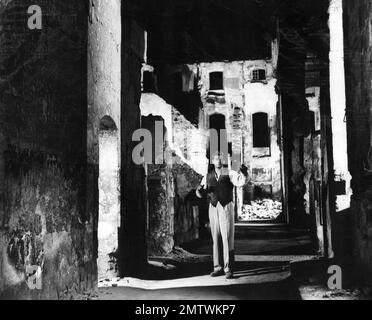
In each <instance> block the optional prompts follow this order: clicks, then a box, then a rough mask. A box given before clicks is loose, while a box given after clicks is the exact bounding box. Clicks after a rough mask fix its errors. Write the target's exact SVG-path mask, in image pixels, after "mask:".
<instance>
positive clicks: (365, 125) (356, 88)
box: [344, 0, 372, 284]
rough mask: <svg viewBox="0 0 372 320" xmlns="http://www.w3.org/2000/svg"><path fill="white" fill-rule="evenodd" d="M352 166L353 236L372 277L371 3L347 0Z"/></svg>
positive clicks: (366, 275)
mask: <svg viewBox="0 0 372 320" xmlns="http://www.w3.org/2000/svg"><path fill="white" fill-rule="evenodd" d="M344 16H345V18H344V19H345V21H344V32H345V67H346V88H347V90H346V93H347V108H348V110H347V120H348V151H349V168H350V173H351V175H352V177H353V179H352V189H353V192H354V195H353V197H352V205H351V212H352V221H353V224H352V238H353V255H354V260H355V262H356V264H357V267H358V270H361V272H360V273H359V274H358V275H357V276H358V277H359V278H360V280H361V281H363V283H364V284H366V283H369V284H371V279H372V250H371V248H372V210H371V207H372V200H371V199H372V179H371V176H372V152H371V150H372V149H371V137H372V126H371V119H372V113H371V101H372V90H371V81H372V72H371V71H372V70H371V58H372V4H371V2H370V1H368V0H359V1H356V2H352V1H344Z"/></svg>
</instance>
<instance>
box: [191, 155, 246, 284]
mask: <svg viewBox="0 0 372 320" xmlns="http://www.w3.org/2000/svg"><path fill="white" fill-rule="evenodd" d="M212 164H213V170H211V171H210V172H209V173H208V174H207V175H206V176H205V177H204V178H203V180H202V181H201V183H200V186H199V187H198V189H197V190H196V195H197V196H198V197H199V198H202V197H203V193H206V194H207V198H208V202H209V221H210V227H211V233H212V239H213V264H214V270H213V272H212V273H211V276H212V277H217V276H220V275H223V274H224V273H225V275H226V278H227V279H232V278H233V261H234V233H235V232H234V231H235V226H234V224H235V214H234V212H235V210H234V202H233V189H234V186H235V187H243V186H244V185H245V184H246V181H247V168H246V167H245V166H244V165H243V166H242V167H241V168H240V171H239V172H236V171H234V170H232V169H231V161H230V158H229V161H228V168H225V167H224V166H223V164H222V156H221V154H220V153H216V154H214V155H213V157H212ZM221 238H222V247H223V248H222V249H223V261H220V260H222V259H220V255H219V252H220V250H221V248H220V241H219V240H220V239H221Z"/></svg>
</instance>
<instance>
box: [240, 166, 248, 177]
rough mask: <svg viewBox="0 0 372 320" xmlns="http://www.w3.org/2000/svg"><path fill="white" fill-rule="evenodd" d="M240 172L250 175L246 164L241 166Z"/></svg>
mask: <svg viewBox="0 0 372 320" xmlns="http://www.w3.org/2000/svg"><path fill="white" fill-rule="evenodd" d="M240 172H241V173H242V174H244V175H245V176H248V168H247V167H246V166H245V165H244V164H242V166H241V167H240Z"/></svg>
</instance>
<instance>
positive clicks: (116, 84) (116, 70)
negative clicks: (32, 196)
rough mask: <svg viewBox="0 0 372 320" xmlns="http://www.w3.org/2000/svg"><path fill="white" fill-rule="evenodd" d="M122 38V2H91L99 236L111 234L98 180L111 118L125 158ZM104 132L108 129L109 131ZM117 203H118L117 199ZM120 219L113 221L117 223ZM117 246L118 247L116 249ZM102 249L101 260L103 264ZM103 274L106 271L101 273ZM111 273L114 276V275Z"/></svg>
mask: <svg viewBox="0 0 372 320" xmlns="http://www.w3.org/2000/svg"><path fill="white" fill-rule="evenodd" d="M121 39H122V20H121V1H120V0H110V1H103V0H90V1H89V21H88V114H87V117H88V122H87V162H88V176H87V179H88V180H87V212H88V214H89V217H90V223H92V224H93V226H94V232H96V233H97V228H99V229H101V230H100V232H99V233H98V234H102V232H104V231H105V230H106V231H107V228H106V229H105V230H103V229H102V227H101V228H100V227H99V226H98V227H97V225H99V224H98V220H101V219H99V215H102V214H105V212H104V210H102V209H101V208H100V210H98V208H99V205H98V202H99V201H98V199H99V194H98V193H99V191H98V190H99V187H98V179H100V180H101V182H102V179H101V178H102V177H99V174H101V173H102V172H103V171H102V170H100V169H99V163H100V160H99V130H100V122H101V123H103V126H104V123H105V121H104V120H102V119H106V118H108V119H111V120H112V121H113V124H112V126H114V127H115V128H116V133H117V139H118V141H115V144H116V145H117V148H118V150H117V153H118V154H117V156H118V159H120V158H121V157H120V147H119V146H120V136H121V127H120V123H121V121H120V120H121V119H120V118H121V111H120V110H121V105H120V104H121ZM111 120H110V121H111ZM101 129H102V130H105V128H101ZM101 142H102V141H101ZM101 147H102V143H101ZM118 161H119V163H118V167H119V168H120V160H118ZM101 164H102V163H101ZM113 201H117V199H115V200H113ZM119 207H120V206H118V205H117V204H116V205H115V208H119ZM98 211H99V212H98ZM111 214H112V213H110V215H111ZM113 214H115V213H113ZM117 215H118V216H119V215H120V210H119V209H117ZM118 220H119V219H114V218H113V219H110V221H113V223H115V221H118ZM116 224H117V223H116ZM117 228H118V225H115V226H110V230H112V229H115V230H116V232H113V236H114V237H115V238H116V239H115V241H116V244H118V235H117ZM98 240H99V239H98ZM97 246H99V243H97V244H96V250H97ZM117 247H118V246H117V245H116V248H115V249H117ZM101 249H102V248H101ZM101 249H100V250H99V252H100V253H99V255H100V259H99V260H100V261H102V257H101V255H102V250H101ZM113 249H114V248H113ZM109 253H111V252H107V253H106V254H105V258H104V261H106V262H105V263H106V264H107V267H109V263H110V262H109V261H110V257H109ZM100 265H101V267H100V269H102V264H101V263H100ZM107 270H108V269H107ZM100 273H105V272H102V270H101V272H100ZM107 274H109V275H110V276H112V273H110V272H109V273H107Z"/></svg>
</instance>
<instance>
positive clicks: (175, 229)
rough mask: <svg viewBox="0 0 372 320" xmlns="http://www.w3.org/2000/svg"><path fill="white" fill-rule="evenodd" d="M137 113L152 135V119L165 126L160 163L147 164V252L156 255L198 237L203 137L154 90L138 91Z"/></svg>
mask: <svg viewBox="0 0 372 320" xmlns="http://www.w3.org/2000/svg"><path fill="white" fill-rule="evenodd" d="M141 114H142V116H143V117H145V118H144V120H143V123H142V127H143V128H146V129H148V130H150V132H151V133H152V137H153V139H154V135H155V132H154V131H155V130H154V128H153V127H154V122H155V121H160V120H162V121H164V126H165V140H166V141H164V150H165V153H164V164H149V165H147V185H148V203H149V212H148V215H149V222H148V249H149V250H148V253H149V254H150V255H159V254H164V253H169V252H170V251H171V250H172V248H173V246H174V245H178V244H181V243H183V242H185V241H190V240H193V239H197V238H198V237H199V233H198V232H199V223H198V220H199V210H198V209H197V208H195V207H198V205H199V203H197V201H196V199H195V189H196V188H197V186H198V185H199V183H200V181H201V175H200V174H199V172H205V171H206V167H207V159H206V157H205V149H202V148H200V145H202V142H203V141H204V140H205V137H204V136H203V135H202V132H201V131H200V130H199V129H198V128H196V127H195V126H194V125H193V124H191V123H190V122H189V121H188V120H187V119H186V118H185V117H184V116H183V115H182V114H181V113H180V112H179V111H178V110H177V109H176V108H174V107H173V106H171V105H169V104H167V103H166V102H165V101H164V100H163V99H162V98H160V97H159V96H158V95H156V94H154V93H143V94H142V97H141ZM151 119H152V120H151ZM149 123H150V124H149ZM151 123H152V125H151ZM153 150H154V149H153Z"/></svg>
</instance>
